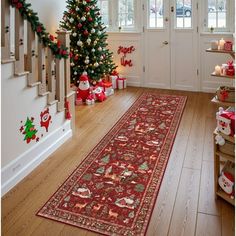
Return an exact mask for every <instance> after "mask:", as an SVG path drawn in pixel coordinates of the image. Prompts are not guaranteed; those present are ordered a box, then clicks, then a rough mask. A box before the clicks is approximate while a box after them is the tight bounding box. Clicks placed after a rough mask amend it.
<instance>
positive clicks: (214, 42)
mask: <svg viewBox="0 0 236 236" xmlns="http://www.w3.org/2000/svg"><path fill="white" fill-rule="evenodd" d="M211 49H212V50H217V49H218V41H216V40H212V41H211Z"/></svg>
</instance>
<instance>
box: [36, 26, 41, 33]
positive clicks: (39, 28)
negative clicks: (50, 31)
mask: <svg viewBox="0 0 236 236" xmlns="http://www.w3.org/2000/svg"><path fill="white" fill-rule="evenodd" d="M36 31H37V32H38V33H41V32H42V27H41V26H40V25H39V26H37V28H36Z"/></svg>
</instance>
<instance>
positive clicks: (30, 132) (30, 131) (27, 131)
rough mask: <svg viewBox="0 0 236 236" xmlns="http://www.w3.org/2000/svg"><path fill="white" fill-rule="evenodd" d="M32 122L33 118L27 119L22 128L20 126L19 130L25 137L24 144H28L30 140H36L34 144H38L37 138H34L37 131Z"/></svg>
mask: <svg viewBox="0 0 236 236" xmlns="http://www.w3.org/2000/svg"><path fill="white" fill-rule="evenodd" d="M33 122H34V118H33V117H31V118H30V119H29V117H27V119H26V122H25V124H24V126H21V128H20V132H21V133H22V134H24V135H25V137H24V141H26V143H30V141H31V140H36V142H38V140H39V138H38V137H36V133H37V132H38V130H36V129H35V127H34V126H35V125H34V124H33ZM24 127H25V128H24Z"/></svg>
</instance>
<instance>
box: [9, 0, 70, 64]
mask: <svg viewBox="0 0 236 236" xmlns="http://www.w3.org/2000/svg"><path fill="white" fill-rule="evenodd" d="M9 1H10V4H11V5H12V7H15V8H17V9H18V10H19V11H20V14H21V15H22V17H24V19H26V20H27V21H29V22H30V23H31V27H32V30H33V31H34V32H35V33H36V34H37V35H38V37H39V41H40V42H42V43H43V45H44V46H45V47H47V46H48V47H49V48H50V49H51V50H52V53H53V54H54V55H55V57H56V58H58V59H61V58H68V55H69V53H68V48H67V47H65V46H63V45H61V42H60V40H57V41H56V42H55V37H54V36H53V35H50V34H49V33H47V32H46V29H45V27H44V25H43V24H42V23H40V22H39V18H38V16H37V13H36V12H34V11H33V10H32V9H30V7H31V4H30V3H26V2H25V0H9Z"/></svg>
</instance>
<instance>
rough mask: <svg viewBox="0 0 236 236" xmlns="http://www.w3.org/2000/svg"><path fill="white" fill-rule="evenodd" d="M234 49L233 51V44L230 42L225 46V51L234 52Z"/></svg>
mask: <svg viewBox="0 0 236 236" xmlns="http://www.w3.org/2000/svg"><path fill="white" fill-rule="evenodd" d="M232 49H233V43H232V42H230V41H226V42H225V44H224V50H226V51H232Z"/></svg>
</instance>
